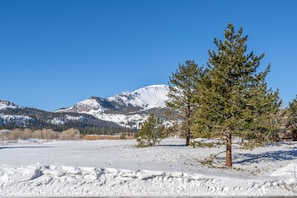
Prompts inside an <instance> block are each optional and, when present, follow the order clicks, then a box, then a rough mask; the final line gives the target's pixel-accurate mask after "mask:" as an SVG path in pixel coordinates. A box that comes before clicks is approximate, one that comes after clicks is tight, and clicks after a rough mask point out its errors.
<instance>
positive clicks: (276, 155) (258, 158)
mask: <svg viewBox="0 0 297 198" xmlns="http://www.w3.org/2000/svg"><path fill="white" fill-rule="evenodd" d="M294 159H297V147H293V148H291V149H290V150H280V151H269V152H265V153H258V154H251V153H239V154H236V155H234V157H233V164H252V163H263V162H267V161H288V160H294Z"/></svg>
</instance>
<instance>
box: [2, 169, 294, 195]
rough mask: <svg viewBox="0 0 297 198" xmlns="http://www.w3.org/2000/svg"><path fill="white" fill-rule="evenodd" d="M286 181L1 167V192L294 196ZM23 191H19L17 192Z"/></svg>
mask: <svg viewBox="0 0 297 198" xmlns="http://www.w3.org/2000/svg"><path fill="white" fill-rule="evenodd" d="M295 188H296V185H293V184H292V183H290V182H289V181H285V180H265V179H259V178H258V179H256V180H255V179H246V178H226V177H217V176H216V177H215V176H213V177H211V176H206V175H203V174H198V173H195V174H189V173H183V172H163V171H148V170H138V171H132V170H121V169H112V168H106V169H101V168H94V167H71V166H23V167H18V168H12V167H2V168H1V169H0V196H2V197H9V196H12V197H22V196H25V197H26V196H49V195H50V196H54V197H56V196H60V197H61V196H207V195H209V196H211V195H215V196H239V195H240V196H263V195H268V196H269V195H279V194H281V195H287V196H288V195H294V191H296V189H295ZM17 189H18V190H17ZM295 195H296V194H295Z"/></svg>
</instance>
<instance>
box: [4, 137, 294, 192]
mask: <svg viewBox="0 0 297 198" xmlns="http://www.w3.org/2000/svg"><path fill="white" fill-rule="evenodd" d="M183 144H184V140H183V139H165V140H163V141H162V142H161V145H160V146H156V147H150V148H136V147H135V145H136V141H135V140H99V141H50V142H46V141H19V142H14V143H8V144H7V143H4V142H2V144H1V141H0V162H1V164H0V197H1V196H2V197H32V196H34V197H40V196H46V197H51V196H53V197H63V196H68V197H69V196H81V197H84V196H85V197H91V196H121V197H123V196H145V197H147V196H168V197H171V196H174V197H179V196H297V150H296V149H297V143H295V142H291V143H283V144H281V145H280V146H276V145H274V146H267V147H262V148H257V149H254V150H252V151H251V150H239V149H238V148H237V147H236V145H235V146H234V148H233V163H234V166H233V168H232V169H227V168H223V166H222V165H223V164H224V153H222V154H219V155H218V156H217V157H216V158H215V161H214V165H215V166H217V167H221V168H212V167H209V166H208V165H203V163H201V162H205V161H206V159H208V158H209V156H210V155H212V154H218V153H220V152H222V151H224V146H222V147H219V148H192V147H185V146H183Z"/></svg>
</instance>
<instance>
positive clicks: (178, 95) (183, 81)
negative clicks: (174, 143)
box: [166, 60, 202, 146]
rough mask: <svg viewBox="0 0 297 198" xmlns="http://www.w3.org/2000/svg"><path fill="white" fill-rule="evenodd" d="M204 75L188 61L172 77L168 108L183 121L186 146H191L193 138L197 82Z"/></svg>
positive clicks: (182, 126)
mask: <svg viewBox="0 0 297 198" xmlns="http://www.w3.org/2000/svg"><path fill="white" fill-rule="evenodd" d="M201 75H202V67H198V65H197V64H196V63H195V62H194V61H190V60H187V61H186V64H185V65H179V68H178V69H177V71H176V72H175V73H173V74H172V77H170V79H169V80H170V84H169V93H168V98H169V99H168V101H166V105H167V107H169V108H170V109H172V110H173V111H174V112H177V113H178V115H179V117H180V118H181V120H182V123H181V128H182V134H181V135H182V136H183V137H185V138H186V146H189V144H190V138H191V137H192V135H193V134H192V131H191V127H192V123H193V115H194V112H195V111H196V108H197V107H198V104H197V101H196V99H197V96H198V95H199V91H198V89H197V88H196V87H195V85H196V82H197V81H198V80H199V79H200V76H201Z"/></svg>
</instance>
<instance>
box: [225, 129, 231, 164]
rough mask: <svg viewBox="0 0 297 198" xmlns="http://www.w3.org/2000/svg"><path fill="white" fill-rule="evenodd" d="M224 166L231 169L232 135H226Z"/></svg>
mask: <svg viewBox="0 0 297 198" xmlns="http://www.w3.org/2000/svg"><path fill="white" fill-rule="evenodd" d="M226 166H227V167H232V134H231V133H228V134H227V145H226Z"/></svg>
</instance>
